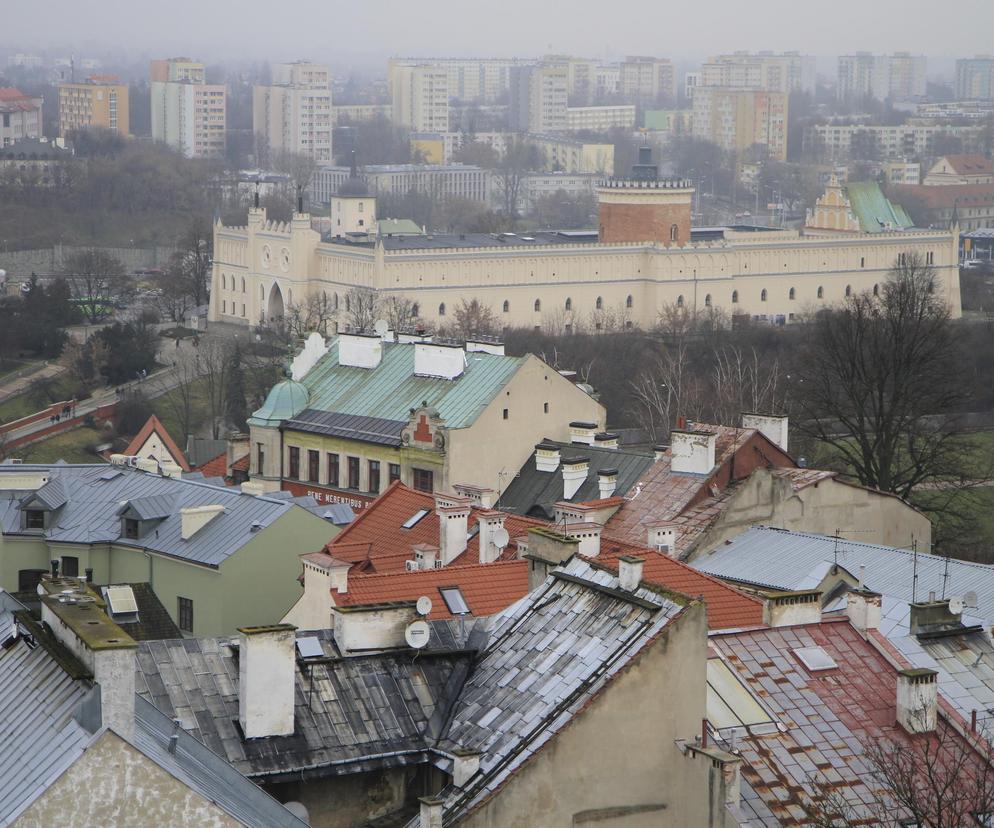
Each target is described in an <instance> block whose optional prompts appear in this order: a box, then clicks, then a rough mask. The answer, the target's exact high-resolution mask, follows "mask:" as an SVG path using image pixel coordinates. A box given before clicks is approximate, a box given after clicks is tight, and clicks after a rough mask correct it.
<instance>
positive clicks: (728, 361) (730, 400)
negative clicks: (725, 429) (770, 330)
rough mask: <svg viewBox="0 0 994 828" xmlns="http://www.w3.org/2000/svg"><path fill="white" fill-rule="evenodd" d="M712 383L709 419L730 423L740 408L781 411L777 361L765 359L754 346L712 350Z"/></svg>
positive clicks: (781, 389)
mask: <svg viewBox="0 0 994 828" xmlns="http://www.w3.org/2000/svg"><path fill="white" fill-rule="evenodd" d="M712 382H713V386H712V391H713V394H712V415H711V419H712V422H716V423H734V422H736V421H737V420H738V417H739V415H740V414H741V413H742V412H743V411H782V410H784V405H785V402H786V400H785V398H784V390H785V389H784V371H783V369H782V367H781V365H780V360H779V359H776V358H773V359H765V358H764V357H762V356H761V355H760V353H759V352H758V351H757V350H756V349H755V348H750V349H748V350H743V349H742V348H738V347H732V346H726V347H723V348H720V349H716V350H715V351H714V374H713V381H712Z"/></svg>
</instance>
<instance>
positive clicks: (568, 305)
mask: <svg viewBox="0 0 994 828" xmlns="http://www.w3.org/2000/svg"><path fill="white" fill-rule="evenodd" d="M566 310H568V311H571V310H573V300H572V299H571V298H570V297H569V296H567V297H566Z"/></svg>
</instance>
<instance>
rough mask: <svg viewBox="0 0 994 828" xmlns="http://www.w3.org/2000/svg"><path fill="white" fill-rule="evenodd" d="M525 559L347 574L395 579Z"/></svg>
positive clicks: (351, 579)
mask: <svg viewBox="0 0 994 828" xmlns="http://www.w3.org/2000/svg"><path fill="white" fill-rule="evenodd" d="M524 563H525V561H524V560H523V559H522V558H512V559H510V560H496V561H492V562H491V563H469V564H449V565H448V566H442V567H438V568H437V569H434V568H433V569H416V570H414V571H412V572H364V573H361V574H359V575H349V583H352V582H353V580H355V579H359V578H367V579H373V578H391V579H396V578H400V577H406V576H415V575H444V574H446V573H448V572H460V571H465V570H468V569H482V568H484V567H486V568H488V569H492V568H494V567H504V568H507V567H508V566H510V565H511V564H514V565H516V566H520V565H521V564H524Z"/></svg>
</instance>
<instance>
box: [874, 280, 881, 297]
mask: <svg viewBox="0 0 994 828" xmlns="http://www.w3.org/2000/svg"><path fill="white" fill-rule="evenodd" d="M873 295H874V296H879V295H880V284H879V283H877V284H875V285H874V286H873Z"/></svg>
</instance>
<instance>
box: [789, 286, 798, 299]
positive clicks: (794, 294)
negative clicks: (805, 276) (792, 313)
mask: <svg viewBox="0 0 994 828" xmlns="http://www.w3.org/2000/svg"><path fill="white" fill-rule="evenodd" d="M787 298H788V299H790V301H791V302H793V301H794V300H795V299H796V298H797V291H796V290H794V288H791V289H790V290H789V291H788V292H787Z"/></svg>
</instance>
